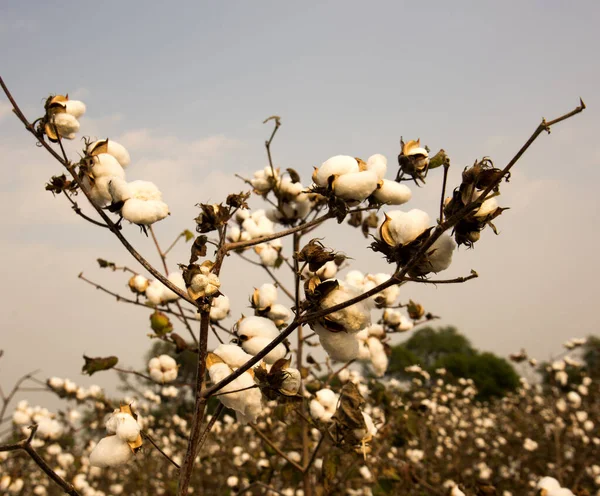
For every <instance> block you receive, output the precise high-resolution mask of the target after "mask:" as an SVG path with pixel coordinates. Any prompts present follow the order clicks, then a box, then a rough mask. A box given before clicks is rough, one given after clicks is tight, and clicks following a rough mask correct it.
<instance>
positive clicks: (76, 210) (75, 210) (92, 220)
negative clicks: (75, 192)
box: [63, 190, 108, 228]
mask: <svg viewBox="0 0 600 496" xmlns="http://www.w3.org/2000/svg"><path fill="white" fill-rule="evenodd" d="M63 193H64V194H65V196H66V197H67V199H68V200H69V202H71V207H72V208H73V211H74V212H75V213H76V214H77V215H79V216H80V217H81V218H83V219H85V220H87V221H88V222H90V223H92V224H94V225H95V226H98V227H106V228H108V226H107V225H106V224H102V222H98V221H97V220H94V219H92V218H91V217H88V216H87V215H86V214H84V213H83V212H82V211H81V208H79V205H78V204H77V202H76V201H75V200H73V198H71V197H70V196H69V193H67V192H66V191H65V190H63Z"/></svg>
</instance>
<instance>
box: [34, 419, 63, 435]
mask: <svg viewBox="0 0 600 496" xmlns="http://www.w3.org/2000/svg"><path fill="white" fill-rule="evenodd" d="M34 420H36V419H34ZM37 424H38V430H37V435H38V436H39V437H41V438H42V439H58V438H59V437H60V436H61V434H62V433H63V426H62V424H61V423H60V422H59V421H58V420H56V419H53V418H50V417H42V418H40V419H38V420H37Z"/></svg>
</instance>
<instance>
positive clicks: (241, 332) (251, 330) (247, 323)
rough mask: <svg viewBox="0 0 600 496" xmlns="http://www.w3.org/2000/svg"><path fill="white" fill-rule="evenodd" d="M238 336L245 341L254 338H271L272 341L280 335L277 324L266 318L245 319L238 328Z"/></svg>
mask: <svg viewBox="0 0 600 496" xmlns="http://www.w3.org/2000/svg"><path fill="white" fill-rule="evenodd" d="M237 335H238V336H239V337H240V338H242V339H243V340H248V339H250V338H254V337H263V338H269V339H270V340H271V341H272V340H273V339H275V338H276V337H277V336H278V335H279V331H278V329H277V327H276V326H275V324H274V323H273V322H272V321H271V320H269V319H266V318H264V317H255V316H251V317H244V318H243V319H242V320H240V322H239V323H238V326H237Z"/></svg>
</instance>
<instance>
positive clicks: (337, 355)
mask: <svg viewBox="0 0 600 496" xmlns="http://www.w3.org/2000/svg"><path fill="white" fill-rule="evenodd" d="M313 330H314V331H315V332H316V333H317V335H318V336H319V341H320V343H321V346H323V349H324V350H325V351H326V352H327V354H328V355H329V357H330V358H331V359H332V360H337V361H339V362H349V361H350V360H354V359H355V358H358V354H359V347H358V340H357V339H356V337H355V336H354V335H353V334H349V333H347V332H344V331H341V332H330V331H328V330H327V329H325V328H324V327H323V326H321V325H319V324H316V325H314V327H313Z"/></svg>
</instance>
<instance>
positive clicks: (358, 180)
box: [332, 170, 379, 202]
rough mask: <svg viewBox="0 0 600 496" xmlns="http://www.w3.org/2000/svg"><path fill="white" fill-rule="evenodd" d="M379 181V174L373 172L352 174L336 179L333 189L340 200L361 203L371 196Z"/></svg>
mask: <svg viewBox="0 0 600 496" xmlns="http://www.w3.org/2000/svg"><path fill="white" fill-rule="evenodd" d="M378 181H379V179H378V178H377V174H376V173H375V172H373V171H369V170H366V171H361V172H350V173H348V174H344V175H342V176H338V177H336V178H335V180H334V181H333V183H332V188H333V192H334V194H335V196H337V197H338V198H342V199H343V200H353V201H358V202H361V201H363V200H366V199H367V198H368V197H369V196H371V194H372V193H373V191H375V189H376V188H377V183H378Z"/></svg>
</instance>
